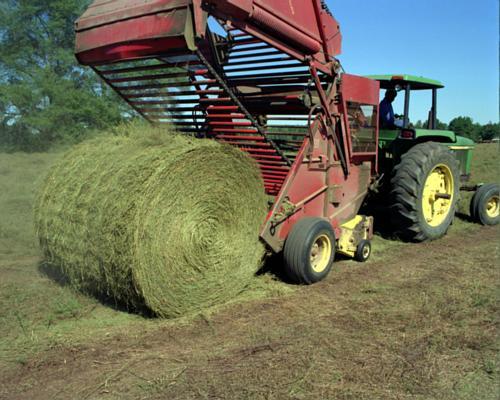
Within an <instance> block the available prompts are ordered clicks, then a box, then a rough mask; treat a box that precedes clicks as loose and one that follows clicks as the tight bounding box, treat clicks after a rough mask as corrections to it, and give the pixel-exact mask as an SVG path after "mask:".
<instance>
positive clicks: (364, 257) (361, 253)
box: [354, 240, 372, 262]
mask: <svg viewBox="0 0 500 400" xmlns="http://www.w3.org/2000/svg"><path fill="white" fill-rule="evenodd" d="M371 255H372V244H371V242H370V241H369V240H362V241H361V242H359V244H358V246H357V248H356V253H355V254H354V259H355V260H356V261H359V262H366V261H368V259H369V258H370V256H371Z"/></svg>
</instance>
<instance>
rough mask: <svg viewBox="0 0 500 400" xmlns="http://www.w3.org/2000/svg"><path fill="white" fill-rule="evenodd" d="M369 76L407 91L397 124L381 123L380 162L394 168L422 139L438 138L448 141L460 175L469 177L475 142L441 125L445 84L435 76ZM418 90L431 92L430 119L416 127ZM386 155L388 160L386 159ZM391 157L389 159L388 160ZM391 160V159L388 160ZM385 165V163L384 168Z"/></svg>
mask: <svg viewBox="0 0 500 400" xmlns="http://www.w3.org/2000/svg"><path fill="white" fill-rule="evenodd" d="M368 78H371V79H374V80H376V81H378V82H379V83H380V90H381V91H385V90H389V89H393V90H396V92H398V94H399V96H401V94H404V111H403V115H402V116H401V117H400V118H401V119H400V123H399V124H398V125H400V126H399V127H398V126H394V127H392V128H382V127H380V132H379V150H380V158H379V162H380V163H381V164H386V165H389V166H390V168H392V166H393V164H394V162H398V160H399V158H400V156H401V155H402V154H404V153H406V152H407V151H408V150H409V149H410V148H412V147H413V146H414V145H415V144H418V143H422V142H431V141H432V142H438V143H443V144H445V145H447V146H448V147H449V148H450V149H451V150H452V151H453V152H454V153H455V156H456V158H457V159H458V160H459V162H460V169H461V176H462V177H463V179H466V178H467V177H468V176H469V174H470V162H471V156H472V151H471V150H472V149H473V148H474V142H473V141H472V140H470V139H468V138H465V137H461V136H457V135H455V133H454V132H453V131H450V130H444V129H439V127H438V119H437V92H438V90H439V89H442V88H444V85H443V84H442V83H441V82H439V81H437V80H433V79H428V78H423V77H418V76H412V75H371V76H368ZM416 91H419V92H421V91H427V92H428V93H429V98H430V105H431V108H430V110H429V114H428V118H427V122H426V123H425V124H424V127H423V128H417V127H415V126H413V124H412V123H411V122H410V105H411V98H412V94H414V93H415V92H416ZM384 159H385V162H384ZM388 159H389V160H388ZM387 161H388V162H387ZM383 169H384V168H383V167H382V168H381V170H383Z"/></svg>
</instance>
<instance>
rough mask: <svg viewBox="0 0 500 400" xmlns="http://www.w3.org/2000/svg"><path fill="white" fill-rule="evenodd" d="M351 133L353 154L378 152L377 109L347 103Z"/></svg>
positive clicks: (371, 106)
mask: <svg viewBox="0 0 500 400" xmlns="http://www.w3.org/2000/svg"><path fill="white" fill-rule="evenodd" d="M347 115H348V118H349V131H350V135H351V145H352V152H353V153H374V152H376V150H377V119H378V115H377V107H376V106H374V105H368V104H360V103H355V102H348V103H347Z"/></svg>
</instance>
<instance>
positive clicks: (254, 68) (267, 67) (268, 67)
mask: <svg viewBox="0 0 500 400" xmlns="http://www.w3.org/2000/svg"><path fill="white" fill-rule="evenodd" d="M285 61H286V60H285ZM248 64H249V63H245V64H243V65H248ZM259 64H262V63H259ZM291 68H294V69H297V68H303V65H302V64H297V63H296V62H293V63H290V64H285V65H283V64H276V65H259V66H252V67H243V68H234V69H225V70H224V71H225V72H226V74H229V73H233V72H247V71H271V70H273V69H291ZM287 72H290V73H299V72H302V71H300V70H299V71H286V72H281V74H286V73H287ZM264 73H265V72H264Z"/></svg>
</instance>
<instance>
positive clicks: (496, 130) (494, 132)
mask: <svg viewBox="0 0 500 400" xmlns="http://www.w3.org/2000/svg"><path fill="white" fill-rule="evenodd" d="M480 135H481V139H482V140H492V139H494V138H498V137H500V124H499V123H496V124H493V123H491V122H490V123H488V124H486V125H483V126H482V127H481V133H480Z"/></svg>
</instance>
